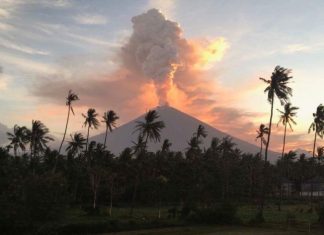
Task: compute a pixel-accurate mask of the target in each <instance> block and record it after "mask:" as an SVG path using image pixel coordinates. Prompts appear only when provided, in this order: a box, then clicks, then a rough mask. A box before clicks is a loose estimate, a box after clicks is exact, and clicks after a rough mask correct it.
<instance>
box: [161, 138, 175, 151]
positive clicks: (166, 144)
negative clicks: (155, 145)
mask: <svg viewBox="0 0 324 235" xmlns="http://www.w3.org/2000/svg"><path fill="white" fill-rule="evenodd" d="M171 145H172V143H171V142H170V140H169V139H165V140H164V141H163V144H162V147H161V152H162V153H168V152H170V147H171Z"/></svg>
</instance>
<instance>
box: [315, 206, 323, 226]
mask: <svg viewBox="0 0 324 235" xmlns="http://www.w3.org/2000/svg"><path fill="white" fill-rule="evenodd" d="M317 214H318V222H319V223H320V224H321V225H322V226H324V206H323V205H322V206H320V207H319V208H318V209H317Z"/></svg>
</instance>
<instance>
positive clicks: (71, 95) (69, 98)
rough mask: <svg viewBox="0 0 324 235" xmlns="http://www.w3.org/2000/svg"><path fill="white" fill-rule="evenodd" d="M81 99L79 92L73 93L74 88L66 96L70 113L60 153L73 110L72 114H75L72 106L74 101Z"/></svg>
mask: <svg viewBox="0 0 324 235" xmlns="http://www.w3.org/2000/svg"><path fill="white" fill-rule="evenodd" d="M77 100H79V97H78V95H77V94H75V93H73V92H72V90H69V93H68V96H67V97H66V105H67V106H68V115H67V119H66V125H65V130H64V134H63V139H62V142H61V145H60V148H59V154H60V153H61V149H62V145H63V143H64V140H65V135H66V131H67V128H68V124H69V119H70V112H72V114H73V115H74V110H73V107H72V102H74V101H77Z"/></svg>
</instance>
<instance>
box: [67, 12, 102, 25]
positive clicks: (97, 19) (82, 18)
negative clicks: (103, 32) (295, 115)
mask: <svg viewBox="0 0 324 235" xmlns="http://www.w3.org/2000/svg"><path fill="white" fill-rule="evenodd" d="M73 19H74V21H75V22H77V23H79V24H85V25H104V24H107V18H106V17H105V16H103V15H95V14H92V15H91V14H82V15H77V16H75V17H74V18H73Z"/></svg>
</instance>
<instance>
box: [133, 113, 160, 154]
mask: <svg viewBox="0 0 324 235" xmlns="http://www.w3.org/2000/svg"><path fill="white" fill-rule="evenodd" d="M158 118H159V115H158V113H157V112H156V111H155V110H150V111H148V112H147V113H146V115H145V117H144V121H138V122H137V124H136V127H135V131H134V132H137V131H139V132H140V135H141V136H142V137H143V139H144V140H145V141H144V147H145V148H146V147H147V142H148V140H153V141H154V142H160V139H161V130H162V129H163V128H164V127H165V125H164V122H163V121H157V119H158Z"/></svg>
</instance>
